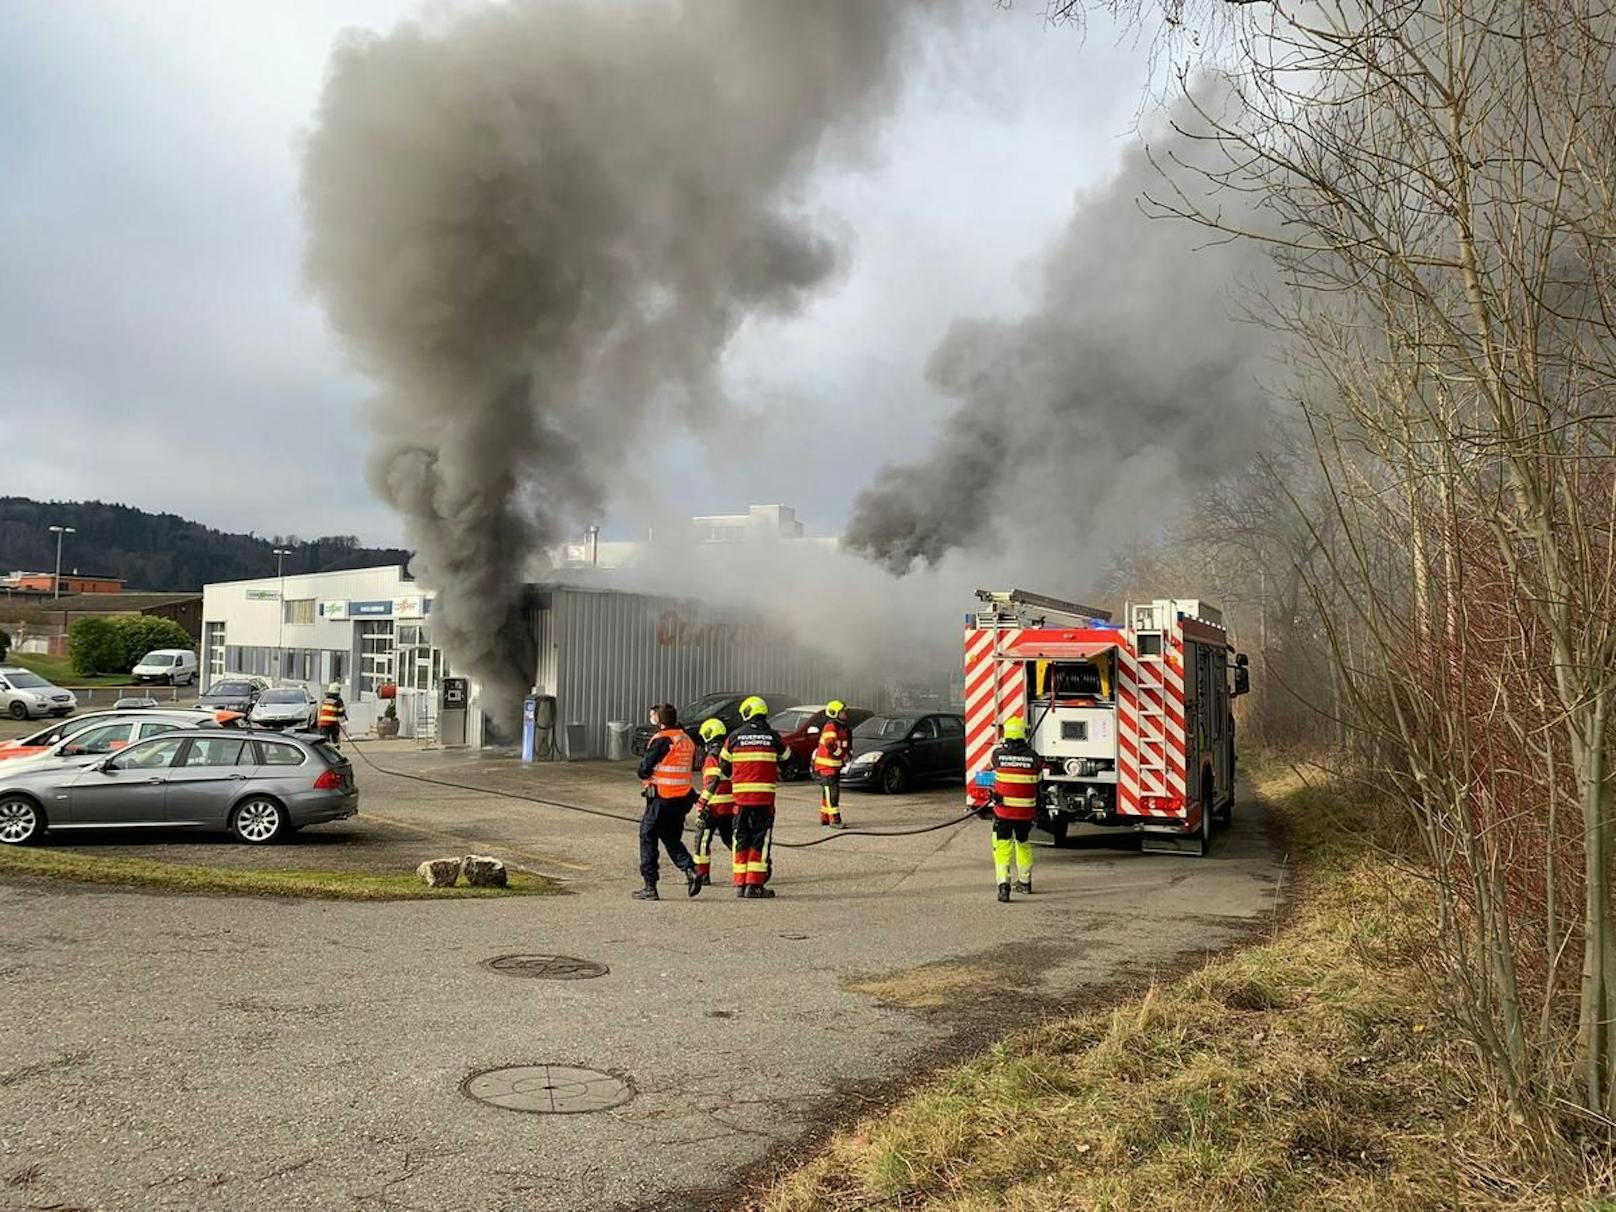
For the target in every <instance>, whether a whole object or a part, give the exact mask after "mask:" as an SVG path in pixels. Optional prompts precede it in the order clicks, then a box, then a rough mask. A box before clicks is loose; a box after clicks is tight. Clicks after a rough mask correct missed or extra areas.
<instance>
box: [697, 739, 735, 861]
mask: <svg viewBox="0 0 1616 1212" xmlns="http://www.w3.org/2000/svg"><path fill="white" fill-rule="evenodd" d="M726 731H727V730H726V729H725V727H724V721H723V720H716V719H714V720H706V721H704V722H703V724H702V726H701V739H702V741H703V742H704V750H703V754H702V760H701V793H700V794H699V795H697V797H696V813H697V816H696V874H697V875H699V876H701V882H702V884H703V885H704V886H705V885H707V884H710V883H712V876H711V872H712V862H713V838H715V837H720V838H723V839H724V845H726V846H728V847H729V852H730V855H731V860H730V862H731V865H733V864H734V858H733V856H734V854H735V789H734V786H733V785H732V784H731V782H730V780H729V779H727V778H725V777H724V771H723V766H722V763H721V761H720V755H721V754H722V753H723V752H724V733H725V732H726Z"/></svg>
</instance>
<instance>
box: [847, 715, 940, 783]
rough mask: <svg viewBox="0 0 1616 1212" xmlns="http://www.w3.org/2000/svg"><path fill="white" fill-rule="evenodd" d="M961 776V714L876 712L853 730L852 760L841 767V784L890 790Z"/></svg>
mask: <svg viewBox="0 0 1616 1212" xmlns="http://www.w3.org/2000/svg"><path fill="white" fill-rule="evenodd" d="M964 777H965V717H964V716H962V715H955V714H954V713H952V712H932V713H929V714H926V715H876V716H871V717H870V718H869V719H867V720H865V721H864V722H863V723H862V724H860V725H859V726H858V727H857V728H855V729H853V758H852V760H851V761H850V762H848V764H847V767H846V768H845V769H844V770H843V771H842V786H844V787H868V788H872V789H874V790H877V791H885V792H888V793H889V794H896V793H897V792H900V791H905V790H907V789H908V788H910V787H912V786H914V785H915V784H917V783H922V782H932V781H936V780H939V779H963V778H964Z"/></svg>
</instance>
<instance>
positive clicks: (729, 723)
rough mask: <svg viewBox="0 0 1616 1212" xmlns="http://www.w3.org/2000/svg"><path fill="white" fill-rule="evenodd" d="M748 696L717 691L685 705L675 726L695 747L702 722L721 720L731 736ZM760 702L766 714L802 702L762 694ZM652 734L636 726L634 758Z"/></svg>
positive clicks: (652, 730) (646, 726) (649, 728)
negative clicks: (693, 742)
mask: <svg viewBox="0 0 1616 1212" xmlns="http://www.w3.org/2000/svg"><path fill="white" fill-rule="evenodd" d="M752 694H753V692H752V691H750V690H748V691H743V692H739V693H737V692H736V691H733V690H720V691H719V692H718V693H717V694H708V695H703V696H702V697H701V698H699V699H697V700H696V701H695V702H694V703H687V704H686V705H684V706H682V707H680V708H679V725H680V727H682V728H683V729H684V730H685V732H686V733H688V734H689V736H690V739H691V740H693V741H695V742H696V744H697V745H700V744H701V736H700V732H701V725H702V721H703V720H711V719H719V720H723V721H724V727H725V728H726V729H728V730H729V731H731V732H733V731H734V730H735V729H737V728H739V727H740V726H741V704H742V703H743V702H745V701H746V700H747V699H749V698H751V697H752ZM762 698H763V701H764V702H765V703H767V704H768V705H769V710H770V711H778V710H779V709H780V708H782V707H795V706H797V705H798V704H799V703H801V702H802V700H801V699H799V698H793V697H792V696H791V695H789V694H765V695H763V696H762ZM647 710H649V708H647ZM656 731H657V730H656V729H655V728H654V727H652V726H651V725H650V724H640V725H638V726H637V727H636V728H635V729H634V740H633V748H634V752H635V753H636V754H642V753H644V752H645V748H646V746H647V745H649V744H650V743H651V738H652V737H654V736H655V735H656Z"/></svg>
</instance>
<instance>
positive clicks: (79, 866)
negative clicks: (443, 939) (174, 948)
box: [0, 846, 560, 901]
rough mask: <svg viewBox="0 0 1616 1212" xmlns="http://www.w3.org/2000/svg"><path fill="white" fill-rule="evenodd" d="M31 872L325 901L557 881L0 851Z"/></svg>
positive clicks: (468, 895) (474, 892) (542, 892)
mask: <svg viewBox="0 0 1616 1212" xmlns="http://www.w3.org/2000/svg"><path fill="white" fill-rule="evenodd" d="M10 875H33V876H46V877H49V878H52V879H60V880H70V881H73V882H74V883H80V884H103V885H111V886H116V887H122V888H158V889H162V890H164V891H167V892H192V893H211V894H215V895H227V896H292V897H305V898H309V899H315V900H332V901H426V900H432V901H452V900H486V899H490V898H493V897H501V896H548V895H551V894H552V893H555V892H559V891H560V885H558V884H556V883H555V882H554V881H553V880H548V879H546V878H545V877H544V876H542V875H531V874H529V873H527V872H521V871H512V872H510V873H509V875H510V886H509V887H507V888H472V887H468V886H467V885H464V884H456V885H455V886H454V887H452V888H428V887H427V886H426V885H425V884H423V883H421V881H420V879H418V878H417V877H416V876H415V874H414V873H413V872H411V873H408V874H405V873H392V872H387V873H376V872H369V871H280V870H272V869H271V870H266V869H263V868H254V867H197V866H192V865H190V864H185V863H160V862H156V861H154V860H152V859H134V858H110V857H107V856H104V855H95V854H83V853H80V852H78V851H74V850H52V849H49V848H45V847H41V848H35V847H27V848H21V847H15V846H8V847H6V848H4V849H3V850H0V876H10Z"/></svg>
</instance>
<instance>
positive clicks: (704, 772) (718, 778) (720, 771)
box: [701, 743, 735, 816]
mask: <svg viewBox="0 0 1616 1212" xmlns="http://www.w3.org/2000/svg"><path fill="white" fill-rule="evenodd" d="M722 749H723V745H722V743H719V744H716V745H709V746H708V747H707V756H706V757H704V758H702V760H701V798H702V802H703V803H705V804H706V805H707V810H708V811H709V812H711V813H712V814H713V815H714V816H734V815H735V788H734V787H733V786H732V785H731V782H730V780H729V779H727V778H725V777H724V766H723V763H722V762H720V761H719V756H718V755H719V753H720V752H721V751H722Z"/></svg>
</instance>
